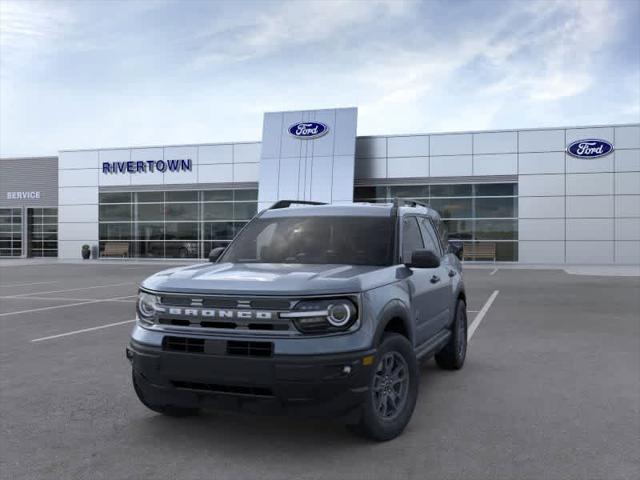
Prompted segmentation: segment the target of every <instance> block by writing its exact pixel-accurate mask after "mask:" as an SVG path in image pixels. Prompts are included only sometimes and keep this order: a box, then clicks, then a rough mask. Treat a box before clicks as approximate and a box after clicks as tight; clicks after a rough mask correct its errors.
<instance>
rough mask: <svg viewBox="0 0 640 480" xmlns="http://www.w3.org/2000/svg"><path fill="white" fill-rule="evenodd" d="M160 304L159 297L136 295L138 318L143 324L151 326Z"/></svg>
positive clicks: (141, 293)
mask: <svg viewBox="0 0 640 480" xmlns="http://www.w3.org/2000/svg"><path fill="white" fill-rule="evenodd" d="M159 303H160V297H158V296H157V295H152V294H150V293H147V292H139V293H138V305H137V310H138V317H139V318H140V320H141V321H142V322H143V323H146V324H148V325H150V324H153V319H154V317H155V315H156V311H157V308H156V307H157V305H158V304H159Z"/></svg>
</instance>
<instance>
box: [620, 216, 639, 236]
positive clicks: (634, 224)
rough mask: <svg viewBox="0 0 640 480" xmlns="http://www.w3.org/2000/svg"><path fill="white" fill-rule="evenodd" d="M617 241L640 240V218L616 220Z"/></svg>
mask: <svg viewBox="0 0 640 480" xmlns="http://www.w3.org/2000/svg"><path fill="white" fill-rule="evenodd" d="M615 223H616V240H640V218H616V220H615Z"/></svg>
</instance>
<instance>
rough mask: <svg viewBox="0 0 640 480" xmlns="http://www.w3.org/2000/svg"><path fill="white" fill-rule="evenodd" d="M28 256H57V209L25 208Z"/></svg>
mask: <svg viewBox="0 0 640 480" xmlns="http://www.w3.org/2000/svg"><path fill="white" fill-rule="evenodd" d="M27 232H28V235H29V252H28V256H29V257H57V256H58V209H57V208H29V209H27Z"/></svg>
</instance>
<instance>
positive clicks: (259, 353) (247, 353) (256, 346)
mask: <svg viewBox="0 0 640 480" xmlns="http://www.w3.org/2000/svg"><path fill="white" fill-rule="evenodd" d="M272 354H273V343H271V342H242V341H236V340H229V341H228V342H227V355H237V356H242V357H270V356H271V355H272Z"/></svg>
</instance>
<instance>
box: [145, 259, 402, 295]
mask: <svg viewBox="0 0 640 480" xmlns="http://www.w3.org/2000/svg"><path fill="white" fill-rule="evenodd" d="M396 270H397V267H375V266H359V265H357V266H352V265H309V264H303V265H301V264H280V263H279V264H274V263H215V264H211V263H205V264H198V265H190V266H187V267H179V268H172V269H169V270H164V271H162V272H158V273H156V274H155V275H152V276H151V277H149V278H147V279H146V280H144V281H143V282H142V284H141V287H142V288H145V289H149V290H155V291H160V292H179V293H203V294H207V293H211V294H248V295H316V294H333V293H356V292H362V291H365V290H369V289H371V288H375V287H378V286H381V285H385V284H387V283H391V282H393V281H395V278H396Z"/></svg>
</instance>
